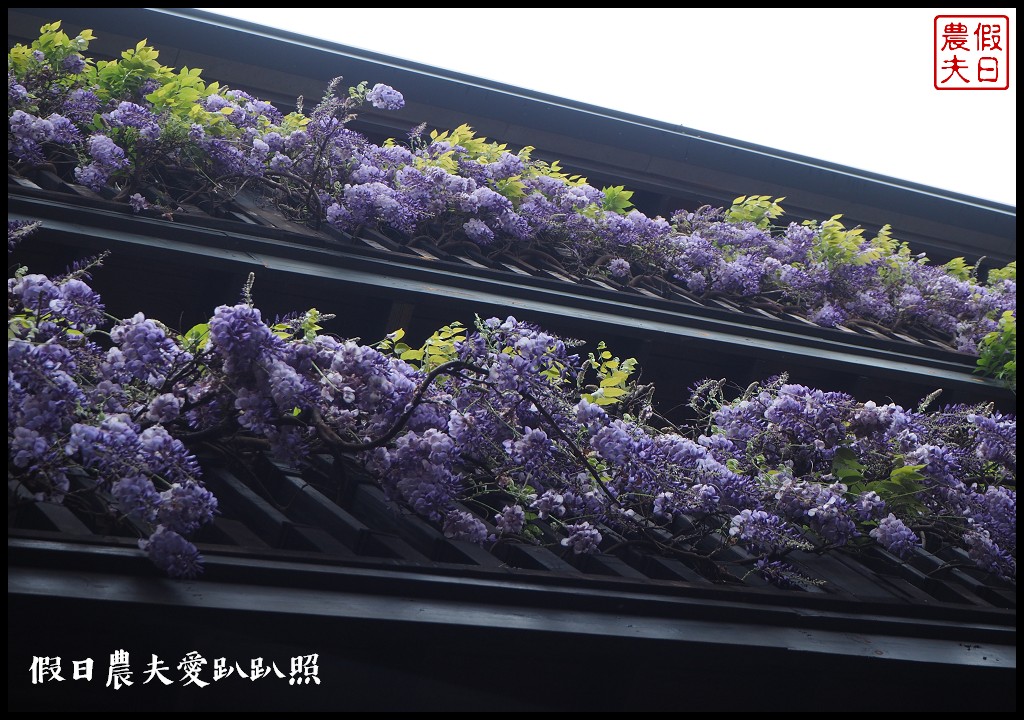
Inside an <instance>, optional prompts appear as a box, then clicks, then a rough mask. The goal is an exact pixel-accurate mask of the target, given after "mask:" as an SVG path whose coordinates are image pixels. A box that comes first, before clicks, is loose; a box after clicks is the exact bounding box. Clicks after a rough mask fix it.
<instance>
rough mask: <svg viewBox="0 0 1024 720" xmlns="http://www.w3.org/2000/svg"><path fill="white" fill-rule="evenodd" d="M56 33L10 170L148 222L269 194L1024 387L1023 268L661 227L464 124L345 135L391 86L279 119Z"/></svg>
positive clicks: (30, 64)
mask: <svg viewBox="0 0 1024 720" xmlns="http://www.w3.org/2000/svg"><path fill="white" fill-rule="evenodd" d="M42 33H43V34H42V37H41V38H40V40H39V41H37V42H36V43H34V44H33V45H32V47H26V46H23V45H18V46H16V47H15V48H13V49H12V50H11V51H10V52H9V55H8V68H9V70H8V118H9V122H8V138H9V140H8V148H9V155H10V156H11V160H12V162H13V164H14V165H15V166H16V167H17V168H19V169H21V170H23V171H26V172H28V171H30V170H31V169H32V168H35V167H39V166H41V165H48V166H52V167H55V168H56V169H57V170H58V171H61V172H64V173H65V176H66V177H67V178H68V179H69V180H71V181H74V182H78V183H81V184H82V185H85V186H86V187H89V188H92V189H93V190H96V191H98V192H102V193H106V194H107V195H108V196H109V197H113V198H115V199H118V200H121V201H124V202H126V203H129V204H130V205H131V207H132V208H133V210H135V211H136V212H146V211H151V212H156V211H160V212H178V211H179V210H178V208H181V207H185V206H186V205H188V204H195V203H200V204H204V205H205V206H206V207H208V208H214V209H216V207H217V206H218V205H220V204H223V203H226V202H229V201H230V200H231V198H232V197H233V196H234V193H236V192H238V191H239V190H240V188H242V187H243V186H246V187H249V188H255V187H260V188H262V191H263V192H264V194H265V196H266V198H267V199H268V201H272V202H274V203H276V204H277V206H278V207H280V208H281V209H283V210H284V211H285V212H287V213H288V214H290V215H291V216H293V217H295V218H298V219H301V220H303V221H306V222H309V223H312V224H314V225H320V224H322V223H327V224H329V225H331V226H334V227H336V228H339V229H341V230H344V231H347V232H351V233H356V232H360V230H361V228H363V227H364V226H373V227H376V228H378V229H380V230H382V231H384V232H386V233H389V234H391V235H392V236H393V237H394V238H395V239H396V240H397V241H399V242H409V241H411V240H412V239H414V238H416V237H419V236H422V235H426V236H428V237H430V238H431V239H432V240H433V241H434V242H435V243H436V244H438V245H440V246H441V247H442V248H445V247H453V248H465V247H470V248H472V249H473V251H474V252H478V253H482V254H484V255H494V254H498V253H512V254H518V255H520V256H522V257H524V258H529V259H530V260H531V261H533V262H540V263H541V264H544V263H548V264H554V265H557V266H559V267H561V268H563V269H567V270H569V271H570V272H572V273H576V274H579V275H584V276H586V275H589V276H593V277H596V278H601V279H603V280H604V281H606V282H611V283H618V284H620V285H638V286H639V287H655V288H657V287H660V286H664V285H665V284H666V283H668V284H670V285H671V286H672V287H674V288H676V289H677V290H681V291H683V292H689V293H692V294H694V295H698V296H714V295H724V296H729V297H733V298H741V299H744V300H745V301H749V302H753V303H761V304H765V305H771V306H773V307H775V308H776V309H781V310H785V311H787V312H793V313H798V314H802V315H803V316H804V317H806V318H808V319H810V320H812V321H813V322H815V323H818V324H820V325H822V326H827V327H832V326H837V325H851V324H854V325H855V324H858V323H859V324H868V325H875V326H884V328H886V329H887V330H895V331H907V332H916V333H926V334H928V333H930V334H932V335H935V336H938V337H940V338H942V339H944V340H946V341H948V342H951V343H953V344H954V345H955V347H957V348H958V349H960V350H962V351H963V352H965V353H970V354H974V355H977V354H978V353H979V346H980V347H981V352H982V354H983V356H984V357H983V362H982V363H981V365H980V367H981V368H982V370H983V371H985V372H987V373H989V374H993V375H996V376H997V377H1000V378H1001V379H1003V380H1006V381H1007V382H1010V383H1013V384H1015V367H1016V342H1015V337H1016V336H1015V318H1016V266H1015V264H1011V266H1009V267H1008V268H1005V269H1001V270H996V271H993V272H990V273H989V276H988V280H987V281H986V282H981V281H979V280H978V279H977V277H976V274H977V269H976V268H973V267H971V266H968V265H967V264H966V263H965V262H963V260H962V259H958V260H955V261H953V262H951V263H948V264H946V265H943V266H933V265H930V264H928V263H927V259H926V258H924V257H922V256H920V255H915V254H913V253H912V252H911V251H910V249H909V247H907V245H906V244H905V243H900V242H898V241H896V240H895V239H893V238H892V236H891V235H890V232H889V229H888V227H885V228H882V229H881V230H880V231H879V232H878V234H877V235H876V236H875V237H874V238H871V239H868V238H867V237H865V235H864V233H863V230H862V229H860V228H853V229H848V228H846V227H845V226H844V225H843V224H842V222H841V221H840V219H839V218H840V216H835V217H833V218H830V219H829V220H827V221H824V222H821V223H804V224H797V223H791V224H789V225H786V226H777V225H775V224H774V223H775V221H777V220H778V218H779V217H780V216H781V215H782V209H781V207H780V206H779V205H778V202H777V201H772V200H770V199H769V198H766V197H764V196H752V197H742V198H737V201H736V202H735V203H734V205H733V206H732V207H731V208H728V209H714V208H710V207H703V208H700V209H698V210H696V211H694V212H687V211H679V212H677V213H675V214H673V215H672V216H671V218H670V219H665V218H661V217H649V216H647V215H645V214H644V213H642V212H640V211H639V210H637V209H630V207H631V204H632V203H631V201H630V196H631V194H632V193H630V192H629V191H626V190H624V189H623V188H621V187H607V188H603V189H600V190H599V189H597V188H595V187H593V186H591V185H589V184H588V183H587V182H586V180H585V179H584V178H581V177H579V176H575V175H570V174H567V173H565V172H563V171H562V169H561V168H560V167H559V166H558V164H557V163H550V164H549V163H546V162H542V161H539V160H535V159H533V158H532V157H531V148H524V149H522V150H520V151H518V152H512V151H510V150H509V149H508V148H507V147H506V146H505V145H502V144H498V143H494V142H487V141H486V139H484V138H479V137H476V136H475V134H474V133H473V131H472V129H470V128H469V127H467V126H461V127H459V128H456V129H455V130H451V131H446V132H440V133H439V132H437V131H434V132H431V133H430V134H429V136H424V134H423V128H422V127H418V128H415V129H414V130H413V131H412V132H411V133H410V137H409V139H408V143H407V144H406V145H401V144H399V143H396V142H391V141H389V142H386V143H384V144H383V145H377V144H375V143H373V142H370V141H369V140H368V139H367V138H366V137H365V136H363V135H361V134H359V133H357V132H354V131H352V130H350V129H349V128H348V127H347V123H348V122H349V121H350V120H351V119H352V118H353V117H354V111H355V110H356V109H357V108H358V107H359V106H360V105H362V104H363V103H369V104H370V105H372V106H373V107H374V108H377V109H381V110H388V111H394V110H400V109H402V108H403V107H404V104H405V100H404V98H403V96H402V94H401V93H400V92H398V91H397V90H395V89H394V88H391V87H389V86H387V85H383V84H380V83H378V84H376V85H374V86H373V87H372V88H368V85H367V83H361V84H359V85H358V86H356V87H353V88H350V89H349V91H348V92H347V93H345V92H342V91H341V90H340V84H339V82H340V78H339V79H338V80H336V81H335V82H334V83H332V84H331V86H330V87H329V88H328V91H327V93H326V94H325V96H324V98H323V100H322V101H321V102H320V103H319V104H318V105H317V106H316V107H315V108H314V109H312V110H311V111H310V113H309V114H308V115H305V114H303V112H302V111H301V103H300V111H299V112H295V113H290V114H288V115H284V114H283V113H281V112H280V111H278V110H277V109H276V108H274V107H273V106H272V105H271V104H269V103H267V102H264V101H261V100H259V99H257V98H255V97H253V96H251V95H250V94H248V93H246V92H244V91H241V90H230V89H227V88H222V87H220V86H219V85H218V84H217V83H210V84H207V83H206V82H205V81H204V80H202V79H201V77H200V74H199V71H197V70H194V69H192V70H190V69H188V68H183V69H181V70H179V71H177V72H175V71H174V70H172V69H171V68H168V67H165V66H162V65H160V64H159V62H158V61H157V57H158V53H157V51H156V50H154V49H153V48H150V47H148V46H146V45H145V43H139V45H138V46H136V48H134V49H132V50H129V51H126V53H125V54H124V56H123V57H122V59H120V60H117V61H110V62H107V61H99V62H94V61H93V60H92V59H91V58H88V57H85V56H84V55H83V54H82V53H83V52H84V51H85V50H86V49H87V48H88V44H89V41H90V40H91V39H92V35H91V33H90V32H89V31H83V32H81V33H80V34H79V35H77V36H76V37H74V38H70V37H69V36H67V35H66V34H65V33H64V32H63V31H61V30H60V23H52V24H50V25H47V26H44V27H43V28H42ZM154 188H157V189H158V190H154ZM1011 326H1012V330H1013V342H1012V347H1011V346H1010V345H1009V344H1008V342H1007V340H1006V338H1007V337H1008V336H1007V333H1009V332H1010V330H1009V329H1008V328H1011ZM993 358H994V359H993Z"/></svg>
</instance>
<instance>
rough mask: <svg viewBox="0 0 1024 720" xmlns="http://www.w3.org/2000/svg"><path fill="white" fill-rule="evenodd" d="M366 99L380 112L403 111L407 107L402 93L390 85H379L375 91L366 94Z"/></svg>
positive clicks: (374, 88) (375, 87) (375, 86)
mask: <svg viewBox="0 0 1024 720" xmlns="http://www.w3.org/2000/svg"><path fill="white" fill-rule="evenodd" d="M366 99H367V100H369V101H370V103H371V104H372V105H373V106H374V107H375V108H377V109H378V110H401V109H402V108H404V107H405V98H404V97H402V93H400V92H398V91H397V90H395V89H394V88H393V87H391V86H390V85H384V84H383V83H377V84H376V85H374V86H373V89H372V90H370V92H368V93H367V94H366Z"/></svg>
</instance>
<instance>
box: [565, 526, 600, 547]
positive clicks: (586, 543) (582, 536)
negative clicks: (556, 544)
mask: <svg viewBox="0 0 1024 720" xmlns="http://www.w3.org/2000/svg"><path fill="white" fill-rule="evenodd" d="M565 531H566V533H568V537H564V538H562V545H563V546H564V547H568V548H572V551H573V552H574V553H575V554H577V555H589V554H591V553H595V552H597V550H598V546H599V545H600V544H601V539H602V538H601V533H600V532H598V530H597V528H595V527H594V526H593V525H591V524H590V523H589V522H581V523H573V524H571V525H566V526H565Z"/></svg>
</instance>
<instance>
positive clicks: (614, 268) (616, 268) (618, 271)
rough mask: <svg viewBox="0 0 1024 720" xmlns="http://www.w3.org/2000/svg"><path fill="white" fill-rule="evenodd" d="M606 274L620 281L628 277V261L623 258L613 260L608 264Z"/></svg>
mask: <svg viewBox="0 0 1024 720" xmlns="http://www.w3.org/2000/svg"><path fill="white" fill-rule="evenodd" d="M608 273H609V274H610V275H611V276H612V277H613V278H618V279H620V280H621V279H622V278H625V277H629V260H626V259H624V258H613V259H612V260H610V261H609V262H608Z"/></svg>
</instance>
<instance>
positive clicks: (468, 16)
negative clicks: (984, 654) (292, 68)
mask: <svg viewBox="0 0 1024 720" xmlns="http://www.w3.org/2000/svg"><path fill="white" fill-rule="evenodd" d="M201 9H203V10H208V11H211V12H217V13H221V14H224V15H230V16H232V17H237V18H241V19H244V20H248V21H250V22H254V23H259V24H261V25H267V26H271V27H277V28H281V29H284V30H289V31H291V32H295V33H299V34H302V35H306V36H311V37H318V38H322V39H325V40H330V41H332V42H336V43H340V44H343V45H348V46H352V47H357V48H363V49H366V50H372V51H375V52H379V53H384V54H386V55H391V56H394V57H400V58H405V59H409V60H414V61H416V62H420V63H425V64H428V65H433V66H435V67H440V68H447V69H451V70H456V71H459V72H463V73H467V74H470V75H474V76H477V77H482V78H488V79H491V80H497V81H501V82H504V83H508V84H511V85H516V86H519V87H523V88H528V89H531V90H537V91H541V92H546V93H550V94H552V95H556V96H559V97H563V98H570V99H573V100H579V101H583V102H587V103H592V104H594V105H599V106H602V107H606V108H612V109H616V110H621V111H625V112H629V113H633V114H635V115H640V116H643V117H648V118H652V119H656V120H662V121H666V122H670V123H674V124H678V125H683V126H685V127H688V128H693V129H695V130H701V131H704V132H708V133H714V134H717V135H724V136H726V137H731V138H735V139H738V140H745V141H748V142H753V143H758V144H761V145H765V146H768V147H772V148H778V149H781V150H787V151H790V152H795V153H800V154H802V155H807V156H809V157H812V158H817V159H821V160H828V161H831V162H836V163H840V164H843V165H848V166H851V167H855V168H860V169H863V170H868V171H872V172H877V173H882V174H884V175H889V176H892V177H895V178H900V179H904V180H910V181H913V182H918V183H923V184H926V185H931V186H933V187H937V188H942V189H945V190H952V191H956V192H960V193H964V194H966V195H971V196H973V197H977V198H985V199H988V200H995V201H998V202H1003V203H1007V204H1009V205H1014V206H1016V204H1017V160H1016V150H1017V130H1016V126H1017V90H1016V83H1017V75H1016V55H1017V48H1016V37H1017V36H1016V30H1017V27H1016V10H1015V9H1014V8H985V9H980V10H967V9H964V8H955V9H943V8H925V9H906V8H901V9H885V10H882V9H877V8H868V9H853V8H846V9H843V8H840V9H812V10H803V9H787V8H781V9H748V8H728V9H723V10H717V9H707V8H703V9H701V8H698V9H665V10H663V9H652V8H630V9H617V10H604V9H599V8H588V9H568V8H553V9H544V10H536V9H530V8H497V9H484V8H475V9H469V8H466V9H460V8H433V9H420V8H394V9H390V8H389V9H387V10H386V11H382V10H380V9H375V8H345V9H327V10H324V9H316V8H201ZM964 14H972V15H1006V16H1008V17H1009V19H1010V20H1009V50H1010V62H1011V63H1012V65H1011V67H1010V76H1009V77H1010V87H1009V89H1008V90H1004V91H1000V90H985V91H969V92H964V91H939V90H936V89H935V88H934V87H933V74H934V66H933V63H934V51H933V20H934V17H935V16H936V15H964ZM972 41H973V39H972ZM344 72H345V71H344V68H339V73H340V74H344ZM364 79H365V80H368V81H369V82H370V83H371V84H372V83H374V82H375V79H374V78H355V79H353V80H364ZM941 79H942V78H941V77H940V80H941ZM397 89H398V90H400V91H403V92H404V93H406V94H407V95H409V94H410V93H414V92H415V88H397ZM736 191H737V193H742V192H747V191H748V190H747V189H744V188H737V189H736Z"/></svg>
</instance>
